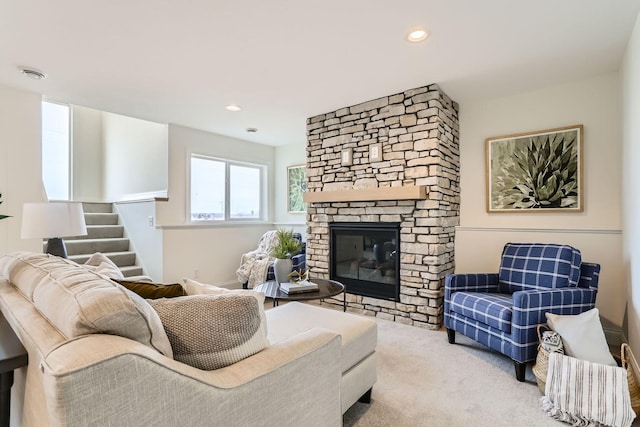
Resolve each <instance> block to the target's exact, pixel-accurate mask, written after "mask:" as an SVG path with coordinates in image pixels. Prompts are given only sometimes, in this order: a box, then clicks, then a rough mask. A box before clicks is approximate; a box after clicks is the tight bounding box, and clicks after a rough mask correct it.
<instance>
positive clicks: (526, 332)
mask: <svg viewBox="0 0 640 427" xmlns="http://www.w3.org/2000/svg"><path fill="white" fill-rule="evenodd" d="M599 274H600V265H599V264H592V263H585V262H582V257H581V254H580V251H579V250H577V249H575V248H572V247H571V246H567V245H557V244H539V243H526V244H525V243H507V244H506V245H505V247H504V249H503V251H502V258H501V262H500V269H499V272H498V273H497V274H496V273H489V274H450V275H448V276H447V277H446V279H445V290H444V324H445V327H446V328H447V335H448V339H449V342H450V343H451V344H454V343H455V333H456V332H460V333H461V334H463V335H465V336H467V337H469V338H472V339H474V340H475V341H478V342H480V343H482V344H484V345H486V346H487V347H489V348H491V349H493V350H496V351H499V352H500V353H502V354H504V355H506V356H508V357H510V358H511V359H513V361H514V364H515V371H516V378H517V379H518V381H524V377H525V367H526V364H527V363H528V362H531V361H533V360H535V358H536V355H537V346H538V336H537V333H536V328H537V325H538V324H544V323H546V319H545V313H546V312H549V313H554V314H562V315H568V314H580V313H582V312H584V311H587V310H590V309H592V308H593V307H594V306H595V302H596V293H597V289H598V277H599Z"/></svg>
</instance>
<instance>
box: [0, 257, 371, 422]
mask: <svg viewBox="0 0 640 427" xmlns="http://www.w3.org/2000/svg"><path fill="white" fill-rule="evenodd" d="M17 264H20V268H16V265H17ZM61 271H62V273H63V274H61ZM66 280H69V281H75V282H76V285H75V286H76V287H78V286H79V287H81V289H80V292H77V293H76V294H74V295H73V297H72V298H68V297H69V295H63V298H62V299H61V300H57V299H56V298H57V297H54V296H53V295H54V294H55V293H56V292H60V289H63V291H62V292H64V286H59V285H60V282H64V281H66ZM103 287H104V288H105V289H107V290H105V291H104V292H118V293H122V292H123V290H124V288H122V289H120V285H117V284H115V283H114V282H112V281H110V280H108V279H106V278H104V277H101V276H100V275H98V274H97V273H95V272H91V271H87V270H86V269H83V268H82V267H81V266H78V265H77V264H74V263H73V262H71V261H68V260H62V259H60V258H56V257H49V256H47V255H43V254H29V253H16V254H8V255H4V256H2V257H0V310H1V311H2V313H3V315H4V316H5V318H6V319H7V321H8V322H9V324H10V325H11V326H12V328H13V330H14V331H15V333H16V335H17V336H18V337H19V339H20V340H21V341H22V343H23V345H24V347H25V348H26V350H27V352H28V354H29V365H28V366H27V367H25V368H21V369H19V370H18V371H17V372H16V381H15V385H14V388H13V390H12V408H13V409H12V413H11V418H12V425H15V426H19V425H23V426H47V425H52V426H62V425H65V426H67V425H68V426H86V425H95V426H99V425H117V426H142V425H153V426H177V425H189V426H205V425H206V426H213V425H220V426H222V425H224V426H254V425H265V426H272V425H273V426H275V425H278V426H287V425H312V426H315V425H318V426H325V425H326V426H337V425H341V424H342V413H344V411H346V410H347V409H348V408H349V407H350V406H351V405H352V404H353V403H354V402H356V401H357V400H358V399H359V398H360V397H361V396H362V395H365V397H366V394H367V391H368V390H370V389H371V387H372V386H373V384H374V383H375V380H376V371H375V345H376V324H375V322H374V321H373V320H372V319H367V318H362V317H359V316H354V315H350V314H348V313H342V312H338V311H335V310H330V309H325V308H321V307H317V306H311V305H306V304H299V303H290V304H286V305H283V306H280V307H277V308H274V309H271V310H267V312H266V318H267V329H268V338H269V342H270V345H269V346H268V347H266V348H265V349H264V350H262V351H260V352H258V353H256V354H254V355H252V356H249V357H247V358H245V359H243V360H241V361H239V362H236V363H234V364H232V365H229V366H226V367H224V368H220V369H216V370H211V371H204V370H200V369H197V368H194V367H192V366H188V365H186V364H184V363H181V362H179V361H176V360H173V359H172V358H170V357H167V356H166V355H163V354H162V353H161V352H160V351H158V350H157V349H156V348H154V345H155V344H154V342H153V341H154V339H156V337H154V334H156V332H157V331H156V332H154V331H153V330H152V331H151V333H150V334H147V335H145V336H142V335H140V334H137V335H135V334H133V333H130V332H129V331H128V330H127V331H126V333H124V334H120V336H118V335H115V334H112V333H104V332H105V331H102V332H103V333H95V331H94V333H87V330H86V327H87V324H88V325H89V327H91V325H92V323H91V322H92V321H93V320H92V319H91V316H90V313H86V312H83V308H86V307H83V298H84V299H85V300H86V298H87V295H89V296H91V295H93V294H92V292H96V289H98V290H101V289H103ZM56 289H57V290H56ZM76 290H77V289H76ZM100 292H102V291H100ZM125 294H127V295H128V291H127V292H125ZM64 298H67V299H64ZM139 300H141V301H144V300H142V299H141V298H140V299H139ZM53 301H56V302H55V303H53ZM60 301H62V302H60ZM138 302H139V301H138ZM144 304H147V303H146V302H144ZM137 307H138V308H137V309H136V310H137V311H145V310H147V308H146V307H142V308H140V307H141V306H140V305H138V306H137ZM149 308H150V306H149ZM98 311H99V310H98ZM152 311H153V310H152ZM74 318H75V319H76V320H73V319H74ZM69 319H72V321H71V323H73V322H75V323H74V324H73V328H71V327H70V326H69ZM78 319H79V320H78ZM87 319H88V320H87ZM100 321H101V320H100V319H98V320H97V321H96V322H94V323H96V324H97V323H99V322H100ZM78 322H79V323H78ZM83 322H84V323H83ZM78 324H80V326H78ZM74 328H75V329H74ZM83 328H85V329H83ZM128 334H129V335H131V336H129V337H127V336H126V335H128ZM122 335H125V336H122Z"/></svg>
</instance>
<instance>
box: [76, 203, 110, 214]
mask: <svg viewBox="0 0 640 427" xmlns="http://www.w3.org/2000/svg"><path fill="white" fill-rule="evenodd" d="M82 210H83V211H84V213H112V212H113V204H111V203H93V202H83V203H82Z"/></svg>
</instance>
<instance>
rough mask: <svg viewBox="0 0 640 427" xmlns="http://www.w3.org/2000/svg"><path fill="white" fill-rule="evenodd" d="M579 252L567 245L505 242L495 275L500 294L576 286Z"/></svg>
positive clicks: (578, 271)
mask: <svg viewBox="0 0 640 427" xmlns="http://www.w3.org/2000/svg"><path fill="white" fill-rule="evenodd" d="M581 263H582V257H581V255H580V251H579V250H577V249H575V248H572V247H571V246H568V245H557V244H541V243H507V244H506V245H505V246H504V249H503V251H502V259H501V261H500V271H499V273H498V276H499V281H500V282H499V283H500V292H501V293H509V294H511V293H513V292H516V291H525V290H545V289H549V288H566V287H574V286H578V281H579V280H580V264H581Z"/></svg>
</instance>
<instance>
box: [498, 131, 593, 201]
mask: <svg viewBox="0 0 640 427" xmlns="http://www.w3.org/2000/svg"><path fill="white" fill-rule="evenodd" d="M583 133H584V132H583V125H574V126H567V127H561V128H555V129H547V130H541V131H536V132H527V133H519V134H514V135H505V136H499V137H491V138H487V139H486V162H487V166H486V167H487V174H486V189H487V212H489V213H494V212H529V213H532V212H582V211H583V210H584V206H583V191H582V186H583V176H582V175H583V172H582V170H583V164H582V163H583V162H582V139H583Z"/></svg>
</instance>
